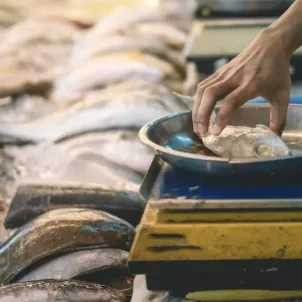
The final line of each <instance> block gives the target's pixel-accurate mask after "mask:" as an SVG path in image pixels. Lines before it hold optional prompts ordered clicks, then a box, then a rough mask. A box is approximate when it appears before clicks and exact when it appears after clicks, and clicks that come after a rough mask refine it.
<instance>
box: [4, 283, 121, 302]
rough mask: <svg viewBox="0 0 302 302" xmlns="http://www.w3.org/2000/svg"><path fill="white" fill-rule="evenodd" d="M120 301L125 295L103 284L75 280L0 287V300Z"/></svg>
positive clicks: (47, 301) (8, 301)
mask: <svg viewBox="0 0 302 302" xmlns="http://www.w3.org/2000/svg"><path fill="white" fill-rule="evenodd" d="M28 301H30V302H54V301H64V302H67V301H68V302H84V301H85V302H101V301H102V302H121V301H125V296H124V295H123V294H122V293H120V292H119V291H118V290H115V289H112V288H109V287H107V286H104V285H100V284H94V283H88V282H82V281H77V280H68V281H55V280H43V281H35V282H23V283H14V284H9V285H5V286H1V287H0V302H28Z"/></svg>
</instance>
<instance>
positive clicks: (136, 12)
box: [76, 3, 192, 50]
mask: <svg viewBox="0 0 302 302" xmlns="http://www.w3.org/2000/svg"><path fill="white" fill-rule="evenodd" d="M175 8H176V7H175V6H174V7H173V5H172V6H171V5H169V4H164V5H161V3H160V4H159V5H158V6H157V7H151V6H147V5H136V6H124V7H120V8H118V9H116V10H114V11H113V12H112V13H111V14H109V15H108V16H106V17H105V18H103V19H102V20H101V21H99V22H98V23H97V24H96V25H95V26H94V27H93V28H92V29H90V30H89V31H88V33H87V34H85V36H84V37H83V39H81V41H80V43H78V44H77V45H76V49H77V50H80V49H84V48H85V47H86V46H87V45H89V44H90V43H91V41H92V40H95V39H98V40H100V39H102V38H104V37H105V36H109V35H112V34H113V33H116V32H117V31H119V30H123V29H125V28H127V27H129V26H132V25H134V24H137V23H142V22H151V21H164V20H167V19H169V18H174V19H178V20H182V19H185V20H186V19H188V16H190V14H191V13H192V11H190V10H189V11H187V12H186V11H184V8H183V7H182V9H181V8H179V9H175Z"/></svg>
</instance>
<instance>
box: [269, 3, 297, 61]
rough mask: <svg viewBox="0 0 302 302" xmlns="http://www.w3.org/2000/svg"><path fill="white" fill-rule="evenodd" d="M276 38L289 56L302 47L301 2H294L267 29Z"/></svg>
mask: <svg viewBox="0 0 302 302" xmlns="http://www.w3.org/2000/svg"><path fill="white" fill-rule="evenodd" d="M267 30H268V31H270V33H271V35H272V37H274V36H275V37H277V38H278V39H280V42H281V44H282V46H283V48H284V50H285V51H286V53H288V54H289V55H291V54H292V53H293V52H294V51H295V50H296V49H297V48H299V47H300V46H301V45H302V0H295V2H294V3H293V4H292V5H291V7H290V8H289V9H288V10H287V11H286V12H285V13H284V14H283V15H282V16H281V17H280V18H279V19H278V20H276V21H275V22H273V23H272V24H271V25H270V26H269V27H268V28H267Z"/></svg>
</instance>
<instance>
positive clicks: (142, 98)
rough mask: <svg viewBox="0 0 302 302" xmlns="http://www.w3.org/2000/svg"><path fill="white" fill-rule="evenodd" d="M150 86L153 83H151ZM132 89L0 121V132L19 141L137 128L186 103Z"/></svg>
mask: <svg viewBox="0 0 302 302" xmlns="http://www.w3.org/2000/svg"><path fill="white" fill-rule="evenodd" d="M153 88H154V87H153ZM163 95H164V94H163V93H161V92H160V93H158V95H156V94H155V95H153V94H150V93H148V92H144V91H141V92H140V91H137V92H136V91H134V92H129V93H124V94H121V95H120V96H117V97H113V98H104V99H98V98H94V97H93V98H91V99H87V102H84V103H78V104H75V105H73V106H71V107H69V108H67V109H65V110H62V111H60V112H57V113H54V114H52V115H50V116H48V117H47V118H45V119H40V120H37V121H35V122H31V123H23V124H12V123H10V124H7V123H6V124H0V136H3V137H9V138H14V139H16V140H20V141H32V142H42V141H46V140H53V141H58V140H61V139H63V138H66V137H68V136H71V135H76V134H80V133H85V132H91V131H96V130H107V129H111V128H136V129H138V128H141V127H142V126H143V125H144V124H146V123H148V122H150V121H152V120H154V119H156V118H159V117H161V116H164V115H168V114H171V113H174V112H181V111H184V110H187V106H186V105H185V104H184V103H183V102H182V101H181V100H180V99H178V98H176V97H174V96H173V95H172V96H171V95H170V97H169V98H167V99H166V98H162V96H163Z"/></svg>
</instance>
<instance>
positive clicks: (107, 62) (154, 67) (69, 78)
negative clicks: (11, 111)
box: [51, 52, 182, 103]
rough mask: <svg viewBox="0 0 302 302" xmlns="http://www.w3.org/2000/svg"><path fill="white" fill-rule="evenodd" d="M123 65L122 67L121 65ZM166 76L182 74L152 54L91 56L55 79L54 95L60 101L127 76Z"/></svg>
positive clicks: (156, 80) (155, 80)
mask: <svg viewBox="0 0 302 302" xmlns="http://www.w3.org/2000/svg"><path fill="white" fill-rule="evenodd" d="M121 66H122V67H123V68H121ZM165 78H170V79H176V80H177V79H181V78H182V76H181V74H180V73H179V72H178V71H177V70H176V68H175V67H174V66H173V65H172V64H170V63H168V62H167V61H164V60H161V59H159V58H157V57H155V56H152V55H150V54H143V53H140V52H124V53H113V54H107V55H103V56H100V57H95V58H92V59H91V60H90V61H89V62H87V63H85V64H83V65H81V66H76V67H73V68H71V69H70V70H69V71H67V72H66V73H64V74H63V75H61V76H59V77H58V78H57V79H56V80H55V82H54V91H53V93H52V96H51V98H52V99H53V100H54V101H55V102H58V103H61V102H66V101H70V102H71V101H77V100H80V99H81V98H83V97H85V95H86V94H87V92H88V91H90V90H93V89H96V88H100V87H104V86H108V85H111V84H115V83H119V82H122V81H125V80H144V81H147V82H152V83H159V82H160V81H161V80H163V79H165Z"/></svg>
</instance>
